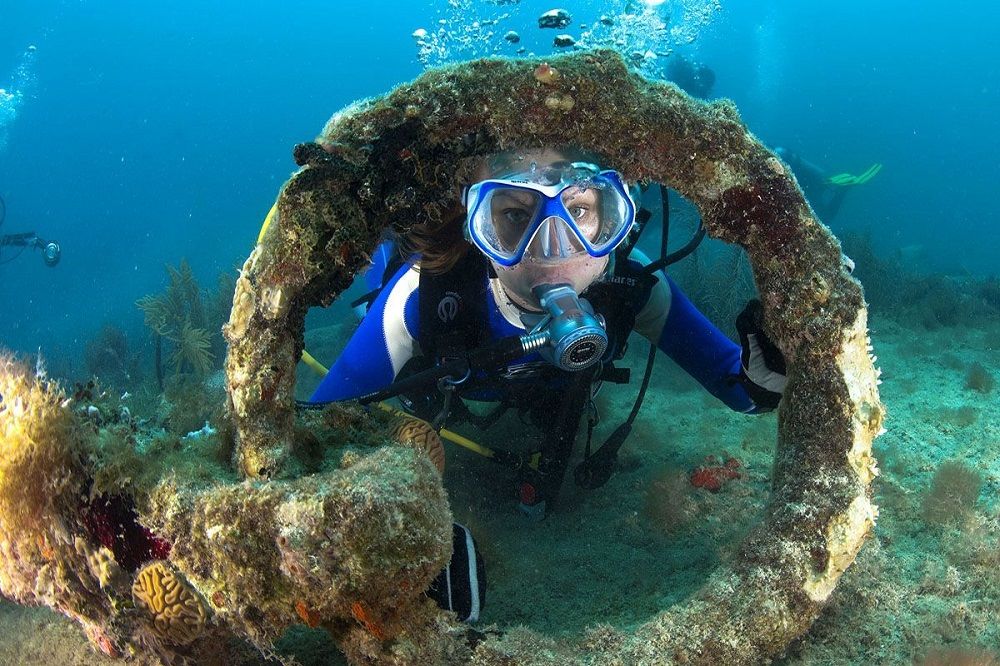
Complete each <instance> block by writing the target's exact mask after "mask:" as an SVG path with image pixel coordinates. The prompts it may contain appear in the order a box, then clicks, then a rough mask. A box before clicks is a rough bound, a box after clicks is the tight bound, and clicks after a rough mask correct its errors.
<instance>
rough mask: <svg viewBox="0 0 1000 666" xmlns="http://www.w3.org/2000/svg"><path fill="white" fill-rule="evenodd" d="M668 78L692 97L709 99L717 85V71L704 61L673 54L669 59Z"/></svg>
mask: <svg viewBox="0 0 1000 666" xmlns="http://www.w3.org/2000/svg"><path fill="white" fill-rule="evenodd" d="M667 79H669V80H670V81H672V82H673V83H675V84H677V87H678V88H680V89H681V90H683V91H684V92H686V93H687V94H688V95H691V96H692V97H697V98H698V99H708V98H709V96H710V95H711V94H712V87H713V86H715V72H714V71H713V70H712V68H711V67H709V66H708V65H705V64H703V63H698V62H693V61H691V60H688V59H687V58H685V57H684V56H682V55H678V54H676V53H675V54H673V55H671V56H670V60H668V61H667Z"/></svg>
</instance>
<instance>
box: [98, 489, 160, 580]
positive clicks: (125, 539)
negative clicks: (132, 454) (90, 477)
mask: <svg viewBox="0 0 1000 666" xmlns="http://www.w3.org/2000/svg"><path fill="white" fill-rule="evenodd" d="M83 524H84V525H85V526H86V528H87V530H88V531H89V532H90V534H91V536H92V537H94V539H96V540H97V541H98V542H100V544H101V545H102V546H104V547H105V548H107V549H108V550H110V551H111V552H112V553H114V556H115V562H117V563H118V565H119V566H120V567H122V568H123V569H125V570H126V571H130V572H131V571H135V570H136V569H138V568H139V566H140V565H141V564H142V563H144V562H147V561H149V560H165V559H167V557H169V555H170V542H169V541H167V540H166V539H164V538H162V537H160V536H157V535H156V534H153V532H151V531H150V530H149V529H147V528H146V527H144V526H143V525H142V524H140V523H139V514H138V513H137V512H136V510H135V504H134V503H133V501H132V498H131V497H128V496H127V495H99V496H97V497H95V498H93V499H92V500H91V501H90V502H89V504H87V505H85V506H84V507H83Z"/></svg>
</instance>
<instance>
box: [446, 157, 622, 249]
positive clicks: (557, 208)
mask: <svg viewBox="0 0 1000 666" xmlns="http://www.w3.org/2000/svg"><path fill="white" fill-rule="evenodd" d="M466 209H467V211H468V213H467V218H466V227H465V232H466V237H467V238H468V239H469V240H470V241H472V243H474V244H475V245H476V247H478V248H479V249H480V251H482V252H483V254H485V255H486V256H487V257H489V258H490V259H492V260H493V261H495V262H496V263H497V264H499V265H501V266H508V267H510V266H514V265H516V264H518V263H519V262H520V261H521V260H522V259H524V258H525V257H526V256H527V257H528V258H529V259H530V260H531V261H536V262H540V263H559V262H561V261H563V260H565V259H566V258H569V257H572V256H578V255H582V254H587V255H590V256H591V257H604V256H607V255H608V254H610V253H611V252H612V251H613V250H614V249H615V248H616V247H617V246H618V245H619V244H620V243H621V242H622V241H623V240H624V239H625V237H626V236H627V235H628V232H629V230H630V229H631V228H632V225H633V223H634V222H635V202H634V201H633V200H632V197H631V196H630V195H629V192H628V189H627V188H626V187H625V185H624V184H623V183H622V179H621V176H620V175H619V174H618V172H617V171H611V170H605V171H601V170H600V169H599V168H598V167H597V166H596V165H594V164H589V163H587V162H574V163H572V164H566V165H565V166H560V165H553V166H549V167H544V168H539V167H537V166H535V165H532V168H531V169H530V170H529V171H525V172H523V173H519V174H516V175H513V176H510V177H507V178H497V179H491V180H484V181H482V182H479V183H476V184H475V185H473V186H472V187H471V188H470V189H469V191H468V194H467V196H466Z"/></svg>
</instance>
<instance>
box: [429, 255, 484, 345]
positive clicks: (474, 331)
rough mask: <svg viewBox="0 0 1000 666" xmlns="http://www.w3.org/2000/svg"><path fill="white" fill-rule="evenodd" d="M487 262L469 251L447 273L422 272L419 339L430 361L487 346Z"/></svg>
mask: <svg viewBox="0 0 1000 666" xmlns="http://www.w3.org/2000/svg"><path fill="white" fill-rule="evenodd" d="M486 271H487V263H486V258H485V257H483V256H482V255H481V254H480V253H479V252H476V251H475V250H469V251H468V252H466V253H465V254H464V255H463V256H462V258H461V259H459V260H458V262H457V263H456V264H455V265H454V266H453V267H452V268H451V269H450V270H448V271H447V272H445V273H438V274H432V273H429V272H427V271H423V270H422V271H420V284H419V291H418V304H419V305H418V309H419V312H420V329H419V332H418V339H419V342H420V347H421V350H422V351H423V353H424V355H426V356H428V357H430V358H437V357H442V356H453V355H456V354H457V353H459V352H461V351H463V350H469V349H477V348H479V347H481V346H483V345H484V344H485V343H486V342H487V337H488V334H487V328H488V327H487V326H486V316H487V314H486V303H487V298H486V290H487V289H488V288H489V283H488V281H487V279H486V276H487V272H486Z"/></svg>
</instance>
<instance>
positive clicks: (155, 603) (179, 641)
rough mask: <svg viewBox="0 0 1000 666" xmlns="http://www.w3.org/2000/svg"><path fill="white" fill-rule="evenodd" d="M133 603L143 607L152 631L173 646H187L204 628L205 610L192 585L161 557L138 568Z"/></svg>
mask: <svg viewBox="0 0 1000 666" xmlns="http://www.w3.org/2000/svg"><path fill="white" fill-rule="evenodd" d="M132 597H133V599H135V603H136V606H138V607H139V608H142V609H144V610H145V611H146V612H147V613H148V614H149V616H150V619H151V620H152V622H151V623H150V625H149V627H150V629H151V630H152V631H153V633H154V634H155V635H156V636H158V637H159V638H162V639H163V640H166V641H169V642H171V643H174V644H176V645H187V644H189V643H191V642H193V641H194V640H196V639H197V638H199V637H200V636H201V635H202V634H203V633H204V631H205V624H206V621H207V620H208V611H207V610H206V608H205V604H203V603H202V601H201V597H199V596H198V593H197V592H195V590H194V588H192V587H191V585H190V584H189V583H188V582H187V581H186V580H185V579H184V577H183V576H182V575H181V574H179V573H177V572H175V571H174V570H173V569H172V568H171V567H170V565H169V564H167V563H166V562H164V561H162V560H157V561H154V562H150V563H149V564H147V565H146V566H145V567H143V568H142V569H140V570H139V571H138V573H136V576H135V582H133V583H132Z"/></svg>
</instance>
